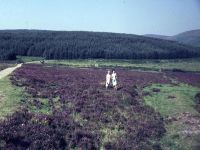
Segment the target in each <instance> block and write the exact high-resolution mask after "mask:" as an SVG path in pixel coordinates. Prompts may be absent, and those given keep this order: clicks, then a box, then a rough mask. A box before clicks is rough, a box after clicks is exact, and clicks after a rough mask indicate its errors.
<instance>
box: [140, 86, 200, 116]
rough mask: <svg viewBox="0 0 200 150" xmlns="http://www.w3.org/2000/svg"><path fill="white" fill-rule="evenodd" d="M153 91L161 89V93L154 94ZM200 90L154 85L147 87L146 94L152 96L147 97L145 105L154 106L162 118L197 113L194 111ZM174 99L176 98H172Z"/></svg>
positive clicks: (190, 87) (189, 87)
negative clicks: (195, 100) (196, 97)
mask: <svg viewBox="0 0 200 150" xmlns="http://www.w3.org/2000/svg"><path fill="white" fill-rule="evenodd" d="M153 89H160V92H153ZM199 91H200V89H199V88H196V87H192V86H189V85H186V84H180V85H170V84H153V85H152V86H150V87H146V88H145V89H144V92H148V93H149V94H150V95H148V96H145V97H144V100H145V103H146V104H147V105H149V106H152V107H153V108H154V109H155V110H156V111H158V112H160V113H161V115H162V116H172V115H174V114H177V113H183V112H190V113H197V111H196V110H195V109H194V106H195V102H194V100H193V99H194V96H195V94H196V93H197V92H199ZM170 97H174V98H170Z"/></svg>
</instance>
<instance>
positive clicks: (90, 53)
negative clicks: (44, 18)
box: [0, 30, 200, 59]
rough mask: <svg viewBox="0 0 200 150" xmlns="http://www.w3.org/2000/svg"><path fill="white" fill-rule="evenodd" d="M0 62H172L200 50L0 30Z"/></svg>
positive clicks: (133, 39) (101, 35)
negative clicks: (36, 59)
mask: <svg viewBox="0 0 200 150" xmlns="http://www.w3.org/2000/svg"><path fill="white" fill-rule="evenodd" d="M0 54H1V55H0V59H15V55H22V56H40V57H44V58H46V59H87V58H106V59H171V58H188V57H198V56H200V48H197V47H193V46H189V45H184V44H180V43H178V42H175V41H168V40H161V39H155V38H149V37H145V36H139V35H133V34H119V33H106V32H85V31H84V32H83V31H42V30H0Z"/></svg>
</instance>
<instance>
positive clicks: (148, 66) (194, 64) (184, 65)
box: [46, 58, 200, 71]
mask: <svg viewBox="0 0 200 150" xmlns="http://www.w3.org/2000/svg"><path fill="white" fill-rule="evenodd" d="M46 63H48V64H52V65H65V66H70V67H96V68H102V67H110V68H116V67H120V68H128V69H136V70H151V71H160V70H161V69H162V70H173V69H179V70H183V71H200V65H199V63H200V58H196V59H173V60H115V59H113V60H106V59H85V60H83V59H76V60H46Z"/></svg>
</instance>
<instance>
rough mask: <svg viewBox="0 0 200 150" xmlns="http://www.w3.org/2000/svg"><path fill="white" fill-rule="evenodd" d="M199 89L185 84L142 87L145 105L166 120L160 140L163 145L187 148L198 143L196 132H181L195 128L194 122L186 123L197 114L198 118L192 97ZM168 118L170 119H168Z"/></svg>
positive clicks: (173, 147) (172, 147)
mask: <svg viewBox="0 0 200 150" xmlns="http://www.w3.org/2000/svg"><path fill="white" fill-rule="evenodd" d="M199 91H200V88H196V87H192V86H189V85H186V84H180V85H170V84H166V85H165V84H153V85H151V86H149V87H146V88H144V90H143V92H144V93H145V95H146V96H145V97H144V101H145V103H146V105H149V106H151V107H153V108H154V109H155V110H156V111H157V112H160V113H161V115H162V116H163V117H164V119H165V122H166V124H165V128H166V130H167V133H166V134H165V136H164V137H163V138H162V140H161V144H162V145H163V147H170V149H174V150H175V149H181V150H183V149H185V150H187V149H192V148H193V147H194V145H196V144H198V143H197V135H196V134H191V135H189V136H188V135H187V134H183V133H182V132H183V131H184V132H191V131H192V129H193V128H195V125H194V124H192V125H191V124H187V121H188V122H190V120H191V119H193V120H194V118H196V117H197V116H198V118H199V113H198V112H197V111H196V110H195V108H194V107H195V101H194V97H195V95H196V93H197V92H199ZM177 118H178V119H177ZM170 119H171V120H172V121H168V120H170ZM173 119H174V120H173ZM185 121H186V122H185ZM196 125H197V124H196ZM197 126H198V125H197ZM194 132H195V131H194Z"/></svg>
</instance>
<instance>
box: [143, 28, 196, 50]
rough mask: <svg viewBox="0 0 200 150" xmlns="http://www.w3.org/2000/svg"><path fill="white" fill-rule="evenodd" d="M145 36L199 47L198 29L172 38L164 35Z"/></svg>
mask: <svg viewBox="0 0 200 150" xmlns="http://www.w3.org/2000/svg"><path fill="white" fill-rule="evenodd" d="M145 36H146V37H152V38H158V39H165V40H173V41H178V42H180V43H183V44H187V45H192V46H198V47H200V29H198V30H191V31H186V32H183V33H180V34H177V35H174V36H164V35H156V34H146V35H145Z"/></svg>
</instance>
